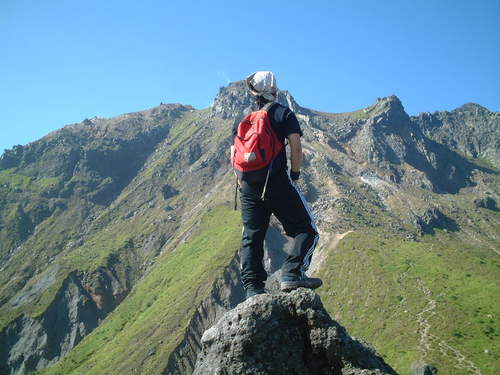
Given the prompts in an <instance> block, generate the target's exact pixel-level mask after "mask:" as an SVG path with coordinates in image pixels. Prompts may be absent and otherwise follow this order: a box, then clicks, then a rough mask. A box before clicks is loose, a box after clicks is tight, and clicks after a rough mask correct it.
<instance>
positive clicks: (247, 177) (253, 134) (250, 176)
mask: <svg viewBox="0 0 500 375" xmlns="http://www.w3.org/2000/svg"><path fill="white" fill-rule="evenodd" d="M272 104H274V103H269V104H266V105H265V106H264V107H263V108H262V109H261V110H259V111H255V112H252V113H250V114H249V115H247V116H246V117H245V118H244V119H243V121H241V122H240V123H239V125H238V127H237V129H236V134H235V137H234V143H233V147H232V152H231V165H232V166H233V168H234V171H235V172H236V175H237V176H238V177H239V179H240V180H242V181H247V182H249V183H258V182H264V181H265V185H267V180H268V178H269V173H270V172H271V169H272V164H273V160H274V158H275V157H276V156H277V155H278V154H279V153H280V151H281V150H282V148H283V144H282V143H281V141H280V139H279V138H278V136H277V135H276V132H275V131H274V129H273V127H272V125H271V119H270V118H269V115H268V113H267V111H268V110H269V109H270V108H271V106H272ZM264 192H265V188H264ZM264 192H263V193H264Z"/></svg>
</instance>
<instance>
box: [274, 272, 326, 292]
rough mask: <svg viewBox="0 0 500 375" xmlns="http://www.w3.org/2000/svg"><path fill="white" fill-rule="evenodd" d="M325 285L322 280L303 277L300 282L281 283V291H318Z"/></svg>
mask: <svg viewBox="0 0 500 375" xmlns="http://www.w3.org/2000/svg"><path fill="white" fill-rule="evenodd" d="M322 284H323V282H322V281H321V279H317V278H314V277H307V276H302V277H301V278H300V279H298V280H286V281H282V282H281V283H280V289H281V291H282V292H289V291H291V290H294V289H297V288H308V289H316V288H318V287H320V286H321V285H322Z"/></svg>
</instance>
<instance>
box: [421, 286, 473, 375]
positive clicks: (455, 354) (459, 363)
mask: <svg viewBox="0 0 500 375" xmlns="http://www.w3.org/2000/svg"><path fill="white" fill-rule="evenodd" d="M417 282H418V286H419V288H420V290H421V291H422V293H423V294H424V297H425V299H427V304H426V305H425V307H424V309H423V310H422V311H421V312H420V313H418V314H417V322H418V324H419V326H420V328H419V330H418V332H419V333H420V350H421V352H422V358H423V359H424V360H425V359H426V358H427V357H428V354H429V352H431V351H432V350H439V351H440V352H441V354H442V355H443V356H445V357H448V358H450V360H451V361H452V363H453V364H454V367H455V368H457V369H461V370H466V371H468V372H469V373H470V374H474V375H482V373H481V371H480V370H479V369H478V368H477V367H476V366H475V365H474V363H472V362H471V361H470V360H468V359H467V358H465V356H464V355H463V354H462V353H461V352H460V351H459V350H457V349H455V348H453V347H452V346H450V345H448V344H447V343H446V341H444V340H442V339H441V338H439V337H438V336H436V335H434V334H432V333H431V325H430V323H429V318H431V317H432V316H433V315H435V314H436V301H435V300H433V299H432V298H431V297H432V292H431V290H430V289H429V288H427V287H426V286H425V285H424V283H423V282H422V280H417Z"/></svg>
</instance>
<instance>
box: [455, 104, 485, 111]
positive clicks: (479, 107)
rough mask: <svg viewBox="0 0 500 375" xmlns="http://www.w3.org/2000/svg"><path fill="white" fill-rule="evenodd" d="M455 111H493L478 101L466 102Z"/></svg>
mask: <svg viewBox="0 0 500 375" xmlns="http://www.w3.org/2000/svg"><path fill="white" fill-rule="evenodd" d="M453 112H474V113H475V112H491V111H490V110H489V109H488V108H485V107H483V106H482V105H479V104H477V103H472V102H469V103H465V104H464V105H462V106H460V107H458V108H456V109H454V110H453Z"/></svg>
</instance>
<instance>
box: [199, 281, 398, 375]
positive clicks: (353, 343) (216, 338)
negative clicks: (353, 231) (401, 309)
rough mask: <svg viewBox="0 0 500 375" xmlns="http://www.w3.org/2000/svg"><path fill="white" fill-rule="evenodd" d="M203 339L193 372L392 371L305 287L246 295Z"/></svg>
mask: <svg viewBox="0 0 500 375" xmlns="http://www.w3.org/2000/svg"><path fill="white" fill-rule="evenodd" d="M201 342H202V345H203V347H202V351H201V352H200V355H199V357H198V361H197V363H196V367H195V370H194V374H195V375H204V374H218V375H250V374H252V375H271V374H272V375H291V374H297V375H298V374H300V375H309V374H311V375H313V374H314V375H316V374H317V375H320V374H338V375H382V374H396V372H395V371H394V370H393V369H392V368H391V367H390V366H388V365H387V364H386V363H385V362H384V360H383V359H382V358H381V357H380V356H379V355H377V353H376V352H375V351H374V350H373V349H372V348H370V347H369V346H367V345H366V344H365V343H363V342H362V341H359V340H357V339H355V338H353V337H351V336H349V334H348V333H347V332H346V330H345V329H344V328H343V327H342V326H341V325H340V324H338V323H337V322H336V321H334V320H332V319H331V318H330V316H329V315H328V313H327V312H326V310H325V309H324V307H323V304H322V303H321V300H320V298H319V296H318V295H317V294H316V293H314V292H313V291H311V290H308V289H304V288H299V289H297V290H295V291H293V292H291V293H278V294H262V295H257V296H255V297H252V298H250V299H248V300H247V301H245V302H243V303H241V304H239V305H238V306H237V307H236V308H235V309H233V310H231V311H229V312H227V313H226V314H225V315H223V316H222V318H221V319H220V320H219V321H218V322H217V324H215V325H214V326H213V327H211V328H210V329H208V330H207V331H205V333H204V334H203V337H202V339H201Z"/></svg>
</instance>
